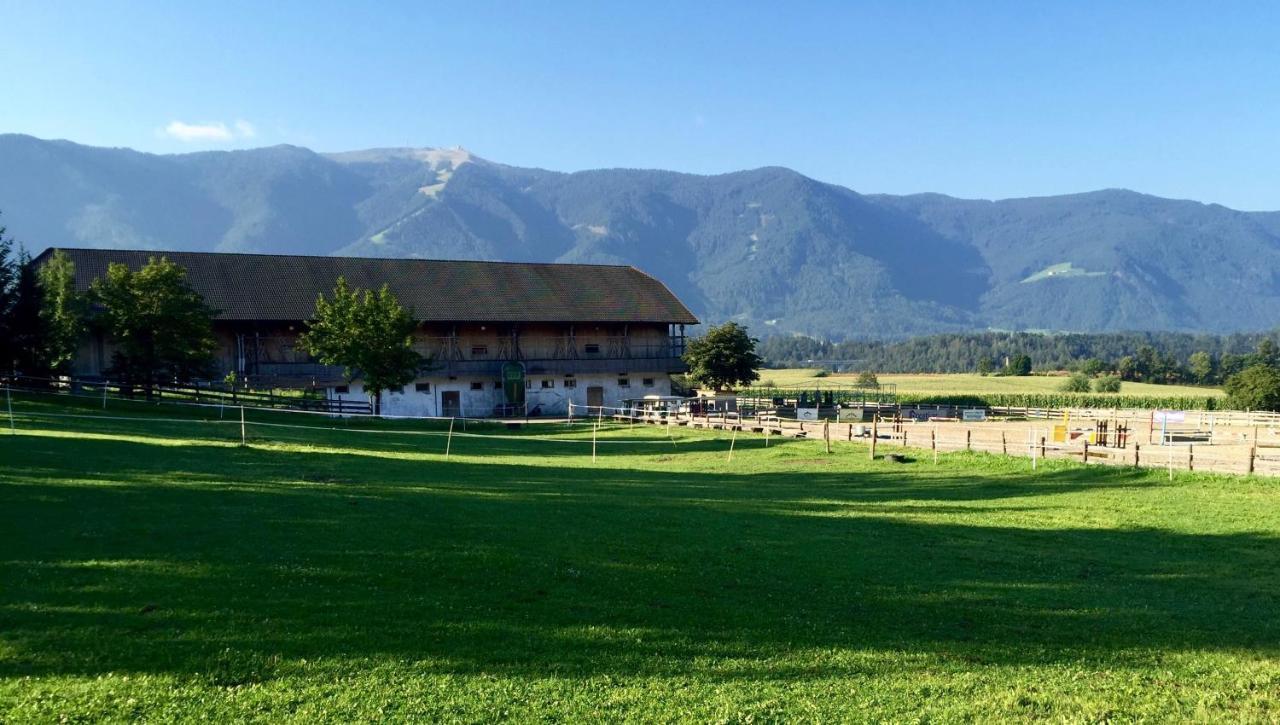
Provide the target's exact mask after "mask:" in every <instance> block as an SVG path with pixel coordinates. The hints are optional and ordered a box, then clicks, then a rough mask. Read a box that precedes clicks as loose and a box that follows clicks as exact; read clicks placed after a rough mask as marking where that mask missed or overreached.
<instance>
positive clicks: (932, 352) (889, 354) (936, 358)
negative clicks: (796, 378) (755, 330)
mask: <svg viewBox="0 0 1280 725" xmlns="http://www.w3.org/2000/svg"><path fill="white" fill-rule="evenodd" d="M1278 343H1280V330H1278V331H1273V332H1269V333H1256V334H1232V335H1191V334H1186V333H1173V332H1133V333H1100V334H1074V333H1073V334H1041V333H1022V332H1017V333H996V332H983V333H966V334H945V335H932V336H928V337H919V338H912V339H910V340H898V341H857V340H855V341H846V342H839V343H834V342H827V341H823V340H817V339H814V338H809V337H798V336H796V337H772V338H769V339H767V340H765V341H764V342H763V343H761V345H760V354H761V356H762V357H764V358H765V360H766V361H767V362H768V364H769V365H771V366H775V367H795V366H805V365H806V363H807V362H808V361H813V360H837V361H844V362H847V363H851V364H853V365H855V366H856V367H858V368H860V369H870V370H892V371H894V372H903V373H913V372H921V373H926V372H929V373H968V372H975V371H976V372H987V373H998V372H1000V371H1002V370H1004V369H1005V367H1006V363H1007V362H1011V361H1013V360H1014V359H1015V358H1018V357H1020V356H1024V355H1025V356H1027V357H1028V358H1029V359H1030V360H1032V361H1033V363H1034V367H1035V368H1036V369H1039V370H1072V369H1080V366H1081V365H1084V364H1085V363H1090V364H1098V363H1100V364H1102V365H1103V366H1104V367H1105V368H1106V369H1108V370H1112V371H1113V372H1115V373H1116V374H1118V375H1121V376H1122V377H1125V378H1126V379H1129V380H1142V381H1145V382H1179V383H1188V382H1190V383H1201V384H1218V383H1221V382H1222V381H1224V380H1226V378H1228V377H1230V376H1231V375H1233V374H1235V373H1238V372H1240V371H1241V370H1243V369H1245V368H1247V367H1250V366H1252V365H1255V364H1258V363H1259V362H1262V361H1261V360H1259V359H1258V357H1257V355H1258V354H1259V352H1260V351H1262V350H1265V349H1266V348H1267V346H1270V349H1271V350H1273V351H1274V349H1275V347H1276V345H1277V344H1278ZM1271 354H1272V355H1274V352H1272V353H1271ZM1090 361H1092V362H1090Z"/></svg>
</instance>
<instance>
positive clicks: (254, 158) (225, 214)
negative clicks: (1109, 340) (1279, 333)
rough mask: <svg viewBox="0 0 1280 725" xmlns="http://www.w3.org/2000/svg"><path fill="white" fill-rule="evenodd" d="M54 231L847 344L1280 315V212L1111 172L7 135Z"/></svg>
mask: <svg viewBox="0 0 1280 725" xmlns="http://www.w3.org/2000/svg"><path fill="white" fill-rule="evenodd" d="M0 212H3V215H4V216H3V217H0V222H3V224H4V225H6V226H8V228H9V232H10V234H11V235H13V236H15V237H16V238H17V239H18V241H19V242H21V243H23V244H25V245H26V246H27V247H28V248H30V249H32V250H34V251H39V250H42V249H44V248H45V247H49V246H87V247H117V248H140V249H155V250H196V251H200V250H204V251H228V252H250V251H252V252H267V253H281V254H319V255H330V254H345V255H356V256H380V257H424V258H437V259H492V260H508V261H556V262H583V263H606V264H630V265H634V266H636V267H639V268H640V269H642V270H644V271H646V272H648V273H650V274H652V275H654V276H655V277H657V278H659V279H661V280H662V281H663V282H665V283H666V284H667V285H668V286H669V287H670V288H671V289H672V291H674V292H675V293H676V294H677V295H679V296H680V297H681V298H682V299H683V300H684V301H685V302H686V304H688V305H689V306H690V307H691V308H692V309H693V310H694V311H695V312H696V313H697V314H698V315H699V316H700V317H701V318H702V319H703V320H705V321H710V322H718V321H722V320H729V319H733V320H738V321H740V322H742V323H744V324H747V325H748V326H749V327H750V329H751V331H752V332H753V334H756V335H758V336H768V335H771V334H804V335H810V336H814V337H819V338H824V339H832V340H842V339H855V338H898V337H906V336H911V335H918V334H928V333H938V332H951V331H968V330H1048V331H1076V332H1105V331H1121V330H1172V331H1185V332H1206V331H1207V332H1232V331H1250V330H1261V329H1269V328H1274V327H1276V326H1278V325H1280V212H1242V211H1236V210H1232V209H1228V208H1226V207H1223V206H1219V205H1216V204H1201V203H1198V202H1194V201H1181V200H1172V199H1163V198H1159V197H1154V196H1148V195H1144V194H1140V193H1136V192H1132V191H1127V190H1120V189H1112V190H1104V191H1094V192H1088V193H1081V194H1072V195H1064V196H1052V197H1038V198H1026V199H1007V200H1001V201H982V200H969V199H957V198H953V197H949V196H944V195H941V194H916V195H910V196H890V195H884V194H861V193H857V192H855V191H852V190H850V189H847V188H844V187H841V186H837V185H834V184H827V183H823V182H820V181H816V180H814V179H811V178H808V177H806V176H803V175H801V174H799V173H797V172H795V171H791V170H789V169H785V168H778V167H769V168H760V169H754V170H750V171H740V172H734V173H728V174H720V175H714V176H700V175H692V174H683V173H675V172H669V171H651V170H634V169H606V170H596V171H580V172H575V173H562V172H556V171H547V170H542V169H531V168H518V167H514V166H507V165H504V164H500V163H495V162H492V161H487V160H485V159H482V158H479V157H477V156H475V155H473V154H471V153H469V152H467V151H465V150H462V149H431V148H421V149H417V148H397V149H372V150H366V151H352V152H345V153H316V152H314V151H311V150H308V149H305V148H299V147H296V146H274V147H269V148H258V149H250V150H243V151H216V152H215V151H211V152H200V153H189V154H176V155H157V154H149V153H142V152H137V151H133V150H129V149H119V148H97V147H90V146H83V145H79V144H75V143H71V142H68V141H49V140H42V139H37V138H33V137H30V136H24V135H16V134H8V135H0Z"/></svg>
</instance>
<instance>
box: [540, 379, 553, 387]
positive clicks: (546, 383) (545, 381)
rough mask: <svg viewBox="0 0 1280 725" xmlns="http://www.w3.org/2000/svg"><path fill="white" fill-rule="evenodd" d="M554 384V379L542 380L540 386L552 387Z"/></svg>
mask: <svg viewBox="0 0 1280 725" xmlns="http://www.w3.org/2000/svg"><path fill="white" fill-rule="evenodd" d="M555 386H556V381H554V380H543V381H542V387H544V388H554V387H555Z"/></svg>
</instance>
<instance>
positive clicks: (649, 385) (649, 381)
mask: <svg viewBox="0 0 1280 725" xmlns="http://www.w3.org/2000/svg"><path fill="white" fill-rule="evenodd" d="M644 386H645V387H646V388H652V387H653V378H645V379H644Z"/></svg>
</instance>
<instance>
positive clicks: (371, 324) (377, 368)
mask: <svg viewBox="0 0 1280 725" xmlns="http://www.w3.org/2000/svg"><path fill="white" fill-rule="evenodd" d="M416 328H417V323H416V322H415V321H414V319H413V316H412V315H411V314H410V313H409V312H408V311H406V310H405V309H404V308H403V307H401V306H400V303H399V302H398V301H397V300H396V297H395V295H393V294H392V293H391V290H390V289H389V288H388V287H387V286H386V285H383V286H382V289H381V290H379V291H378V293H377V294H374V293H373V292H371V291H369V290H363V291H361V290H352V289H350V288H348V287H347V281H346V279H344V278H342V277H339V278H338V282H337V286H335V287H334V289H333V299H332V300H328V299H325V297H324V295H320V297H319V299H317V300H316V312H315V316H314V317H313V318H312V319H311V321H309V322H308V323H307V331H306V332H304V333H303V334H302V337H301V340H300V341H301V343H302V344H303V346H304V347H306V348H307V350H309V351H310V353H311V354H312V355H314V356H315V357H316V358H317V359H318V360H319V361H320V362H321V363H323V364H325V365H341V366H342V367H343V371H344V374H345V375H346V376H347V379H348V380H355V379H356V378H359V379H360V380H361V381H362V382H363V384H364V388H365V391H366V392H367V393H368V394H369V399H370V401H371V402H372V404H373V408H374V412H375V413H381V412H382V402H381V399H382V392H383V391H384V390H387V389H389V388H396V387H400V386H402V385H406V384H408V383H410V382H413V380H414V378H416V377H417V376H418V374H419V372H421V371H422V370H423V369H424V368H425V367H426V364H427V363H428V361H427V360H425V359H424V358H423V357H422V356H421V355H419V354H418V353H417V352H416V351H415V350H414V349H413V331H414V329H416Z"/></svg>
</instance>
